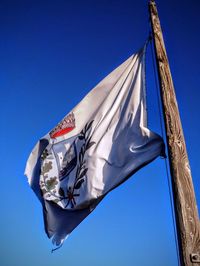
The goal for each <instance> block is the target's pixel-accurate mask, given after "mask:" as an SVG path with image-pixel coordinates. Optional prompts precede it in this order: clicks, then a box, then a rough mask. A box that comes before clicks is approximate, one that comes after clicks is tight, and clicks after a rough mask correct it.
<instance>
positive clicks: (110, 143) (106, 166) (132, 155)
mask: <svg viewBox="0 0 200 266" xmlns="http://www.w3.org/2000/svg"><path fill="white" fill-rule="evenodd" d="M144 61H145V48H143V49H141V50H140V51H139V52H138V53H137V54H135V55H133V56H131V57H130V58H128V60H126V61H125V62H124V63H123V64H122V65H120V66H119V67H118V68H116V69H115V70H114V71H113V72H112V73H111V74H109V75H108V76H107V77H106V78H104V79H103V80H102V81H101V82H100V83H99V84H98V85H97V86H96V87H95V88H94V89H93V90H91V91H90V92H89V93H88V94H87V95H86V96H85V98H84V99H83V100H82V101H81V102H80V103H79V104H78V105H77V106H76V107H75V108H74V109H73V110H72V111H71V112H70V113H69V114H68V115H66V117H65V118H64V119H63V120H62V121H61V122H60V123H59V124H58V125H57V126H56V127H55V128H54V129H53V130H51V131H50V132H49V133H48V134H47V135H45V136H44V137H43V138H42V139H40V140H39V142H38V143H37V144H36V146H35V148H34V149H33V151H32V152H31V154H30V156H29V159H28V161H27V165H26V170H25V174H26V175H27V177H28V181H29V184H30V186H31V187H32V189H33V190H34V191H35V193H36V195H37V196H38V198H39V199H40V201H41V203H42V205H43V212H44V222H45V230H46V233H47V235H48V237H49V238H52V241H53V243H54V244H56V245H60V244H62V242H63V240H64V239H65V238H66V236H67V235H68V234H70V233H71V231H72V230H73V229H74V228H75V227H76V226H77V225H78V224H79V223H80V222H81V221H82V220H83V219H84V218H85V217H86V216H87V215H88V214H89V213H91V211H93V210H94V208H95V207H96V206H97V205H98V203H99V202H100V201H101V200H102V199H103V197H104V196H105V195H106V194H107V193H108V192H109V191H111V190H112V189H113V188H115V187H117V186H118V185H120V184H121V183H122V182H124V181H125V180H126V179H127V178H128V177H130V176H131V175H132V174H133V173H134V172H136V171H137V170H138V169H140V168H141V167H143V166H144V165H146V164H147V163H149V162H151V161H152V160H154V159H155V158H156V157H157V156H159V155H161V153H162V152H163V140H162V138H161V137H160V136H158V135H157V134H155V133H153V132H152V131H150V130H149V129H148V128H147V114H146V102H145V101H146V98H145V72H144V68H145V65H144V63H145V62H144Z"/></svg>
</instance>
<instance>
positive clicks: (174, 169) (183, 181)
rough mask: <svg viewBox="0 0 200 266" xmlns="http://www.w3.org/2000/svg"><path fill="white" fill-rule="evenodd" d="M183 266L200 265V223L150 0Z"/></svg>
mask: <svg viewBox="0 0 200 266" xmlns="http://www.w3.org/2000/svg"><path fill="white" fill-rule="evenodd" d="M149 12H150V18H151V25H152V32H153V40H154V47H155V54H156V61H157V68H158V76H159V83H160V90H161V100H162V107H163V115H164V121H165V130H166V138H167V148H168V156H169V164H170V173H171V179H172V190H173V200H174V208H175V218H176V227H177V235H178V242H179V253H180V254H179V255H180V261H181V265H183V266H197V265H200V223H199V216H198V210H197V204H196V200H195V193H194V188H193V182H192V176H191V171H190V165H189V161H188V156H187V151H186V145H185V140H184V135H183V130H182V125H181V120H180V115H179V110H178V105H177V101H176V95H175V91H174V86H173V81H172V77H171V72H170V67H169V63H168V58H167V53H166V49H165V44H164V40H163V35H162V30H161V26H160V21H159V17H158V12H157V8H156V4H155V1H153V0H150V2H149Z"/></svg>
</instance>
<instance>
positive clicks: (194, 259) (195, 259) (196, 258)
mask: <svg viewBox="0 0 200 266" xmlns="http://www.w3.org/2000/svg"><path fill="white" fill-rule="evenodd" d="M190 258H191V261H192V262H193V263H198V262H200V254H198V253H192V254H190Z"/></svg>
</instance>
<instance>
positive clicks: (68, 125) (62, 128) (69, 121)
mask: <svg viewBox="0 0 200 266" xmlns="http://www.w3.org/2000/svg"><path fill="white" fill-rule="evenodd" d="M74 128H75V117H74V113H73V112H72V113H70V114H69V115H67V116H66V117H65V118H64V119H63V120H62V121H61V122H60V123H59V124H58V125H57V126H56V127H55V128H54V129H53V130H52V131H51V132H50V133H49V134H50V137H51V138H53V139H54V138H57V137H60V136H62V135H65V134H67V133H69V132H70V131H72V130H73V129H74Z"/></svg>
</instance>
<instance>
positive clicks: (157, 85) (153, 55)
mask: <svg viewBox="0 0 200 266" xmlns="http://www.w3.org/2000/svg"><path fill="white" fill-rule="evenodd" d="M150 36H151V33H150ZM149 39H150V40H151V45H150V46H151V56H152V61H153V71H154V78H155V86H156V94H157V104H158V111H159V120H160V121H159V122H160V128H161V135H162V138H163V139H164V136H165V134H164V127H163V117H162V111H161V103H160V91H159V83H158V76H157V71H156V62H155V54H154V49H153V41H152V37H150V38H149ZM163 159H164V160H165V168H166V175H167V184H168V191H169V198H170V206H171V215H172V221H173V231H174V236H175V244H176V255H177V259H178V265H179V266H180V265H181V262H180V253H179V244H178V237H177V229H176V221H175V211H174V204H173V193H172V184H171V179H170V174H169V168H168V164H167V158H166V157H165V158H163Z"/></svg>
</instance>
